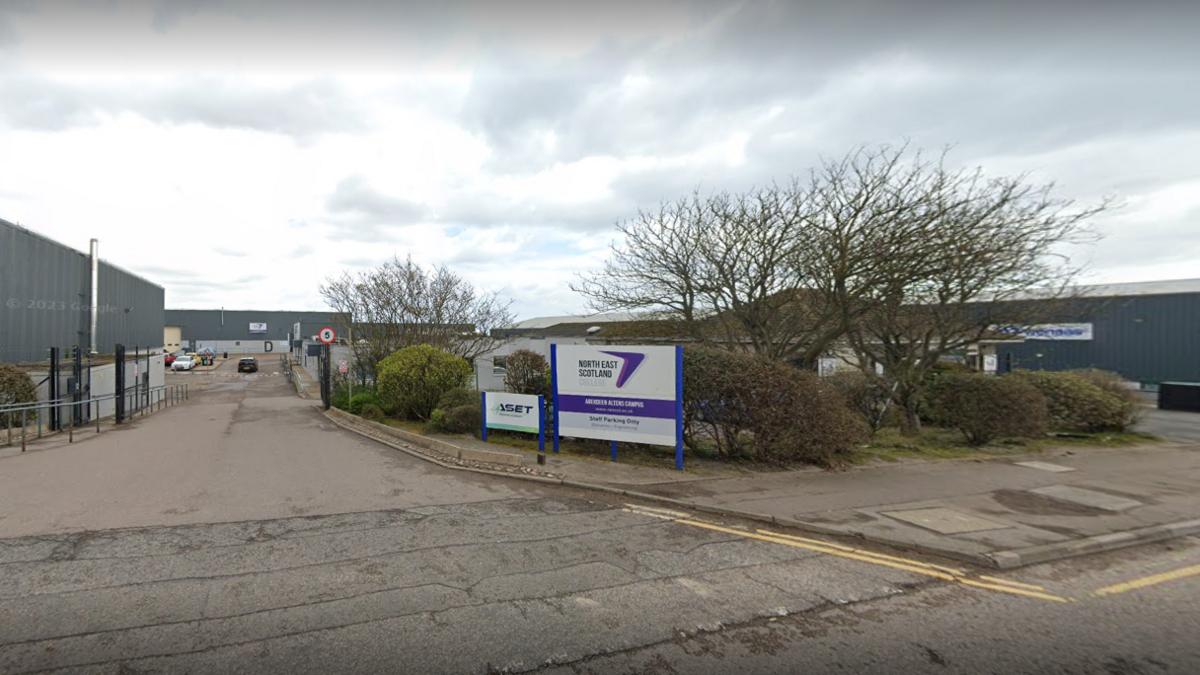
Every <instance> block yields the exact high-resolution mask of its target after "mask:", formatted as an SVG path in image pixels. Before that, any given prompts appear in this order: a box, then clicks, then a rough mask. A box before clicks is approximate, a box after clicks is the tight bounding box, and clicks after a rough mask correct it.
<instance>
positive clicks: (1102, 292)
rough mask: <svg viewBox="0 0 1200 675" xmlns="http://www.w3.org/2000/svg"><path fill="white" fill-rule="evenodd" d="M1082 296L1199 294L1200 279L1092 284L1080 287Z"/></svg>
mask: <svg viewBox="0 0 1200 675" xmlns="http://www.w3.org/2000/svg"><path fill="white" fill-rule="evenodd" d="M1079 291H1080V293H1081V294H1082V295H1085V296H1087V297H1092V298H1106V297H1128V296H1131V295H1176V294H1179V293H1200V279H1170V280H1167V281H1134V282H1129V283H1122V284H1093V285H1089V286H1080V287H1079Z"/></svg>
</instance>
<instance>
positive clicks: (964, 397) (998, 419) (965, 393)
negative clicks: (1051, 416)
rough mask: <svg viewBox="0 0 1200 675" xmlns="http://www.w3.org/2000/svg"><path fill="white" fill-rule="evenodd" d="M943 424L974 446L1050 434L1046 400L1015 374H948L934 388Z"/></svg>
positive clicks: (935, 403)
mask: <svg viewBox="0 0 1200 675" xmlns="http://www.w3.org/2000/svg"><path fill="white" fill-rule="evenodd" d="M932 396H933V403H934V406H935V407H936V408H937V409H938V410H940V411H941V415H942V416H943V420H942V421H943V423H944V424H945V425H946V426H949V427H952V428H955V429H958V430H959V431H961V432H962V433H963V435H964V436H966V438H967V442H968V443H970V444H971V445H976V446H979V445H986V444H987V443H989V442H991V441H992V440H994V439H998V438H1037V437H1039V436H1043V435H1045V433H1046V428H1047V422H1048V419H1047V414H1046V399H1045V397H1044V396H1042V394H1041V392H1039V391H1038V389H1037V388H1036V387H1034V386H1033V385H1031V384H1029V383H1028V382H1026V381H1024V380H1022V379H1021V378H1015V377H997V376H995V375H985V374H983V373H957V374H954V375H946V376H945V377H944V378H942V380H941V381H940V382H939V383H938V384H937V386H936V387H935V388H934V389H933V391H932Z"/></svg>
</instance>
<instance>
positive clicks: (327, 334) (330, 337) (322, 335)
mask: <svg viewBox="0 0 1200 675" xmlns="http://www.w3.org/2000/svg"><path fill="white" fill-rule="evenodd" d="M317 339H318V340H320V341H321V342H324V343H325V344H327V345H328V344H333V341H334V340H336V339H337V333H335V332H334V330H333V329H332V328H330V327H329V326H326V327H324V328H322V329H321V332H319V333H317Z"/></svg>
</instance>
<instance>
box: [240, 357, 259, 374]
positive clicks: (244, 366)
mask: <svg viewBox="0 0 1200 675" xmlns="http://www.w3.org/2000/svg"><path fill="white" fill-rule="evenodd" d="M238 372H239V373H257V372H258V359H256V358H254V357H253V356H243V357H242V358H240V359H238Z"/></svg>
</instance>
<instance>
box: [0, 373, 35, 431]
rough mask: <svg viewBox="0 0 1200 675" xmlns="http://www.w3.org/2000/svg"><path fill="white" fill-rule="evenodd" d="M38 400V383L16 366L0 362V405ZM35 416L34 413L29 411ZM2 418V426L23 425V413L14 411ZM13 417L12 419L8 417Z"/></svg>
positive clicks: (31, 415) (0, 426)
mask: <svg viewBox="0 0 1200 675" xmlns="http://www.w3.org/2000/svg"><path fill="white" fill-rule="evenodd" d="M35 401H37V385H36V384H34V383H33V379H32V378H30V377H29V374H28V373H26V372H25V371H23V370H21V369H20V368H17V367H16V366H12V365H8V364H3V363H0V405H11V404H14V403H33V402H35ZM27 415H28V416H29V417H33V416H34V415H35V414H34V413H32V412H31V413H27ZM5 417H6V419H0V428H7V427H9V426H14V427H15V426H20V425H21V414H20V413H13V414H11V415H7V416H5ZM8 418H11V419H8Z"/></svg>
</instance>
